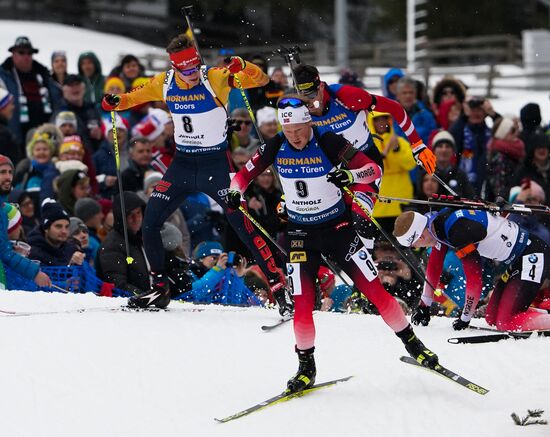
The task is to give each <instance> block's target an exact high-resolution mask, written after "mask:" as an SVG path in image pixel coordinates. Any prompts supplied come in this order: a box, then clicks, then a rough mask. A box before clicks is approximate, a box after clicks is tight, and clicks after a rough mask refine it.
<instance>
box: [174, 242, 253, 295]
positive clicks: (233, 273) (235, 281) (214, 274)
mask: <svg viewBox="0 0 550 437" xmlns="http://www.w3.org/2000/svg"><path fill="white" fill-rule="evenodd" d="M193 258H194V260H193V262H192V263H191V265H190V272H191V277H192V279H193V283H192V288H191V290H190V291H189V292H187V293H182V294H181V295H179V296H176V298H179V299H184V300H186V301H193V302H194V303H219V304H225V305H243V304H249V305H250V304H258V300H257V298H255V297H254V295H253V293H252V292H251V291H250V290H249V289H248V288H247V287H246V285H245V284H244V281H243V279H242V276H243V275H244V273H245V269H246V259H245V258H244V257H242V256H240V255H239V254H236V253H235V252H229V253H226V252H224V251H223V247H222V245H221V244H220V243H218V242H216V241H204V242H202V243H200V244H199V245H197V247H196V248H195V250H194V251H193Z"/></svg>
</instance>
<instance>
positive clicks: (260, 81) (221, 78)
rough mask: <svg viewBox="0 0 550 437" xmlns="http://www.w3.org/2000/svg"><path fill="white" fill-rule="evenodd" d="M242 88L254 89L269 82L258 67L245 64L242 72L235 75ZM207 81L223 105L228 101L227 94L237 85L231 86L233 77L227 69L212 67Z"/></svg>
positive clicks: (250, 63)
mask: <svg viewBox="0 0 550 437" xmlns="http://www.w3.org/2000/svg"><path fill="white" fill-rule="evenodd" d="M237 77H238V78H239V80H240V81H241V85H242V87H243V88H245V89H246V88H256V87H260V86H264V85H266V84H267V83H268V82H269V77H268V76H267V74H265V73H264V72H263V71H262V69H261V68H260V67H258V66H257V65H254V64H253V63H252V62H247V63H246V67H245V68H244V70H243V71H240V72H239V73H237ZM208 81H209V82H210V85H211V86H212V89H213V90H214V92H215V93H216V95H217V96H218V98H219V99H220V100H221V102H222V103H223V104H224V105H225V104H226V103H227V101H228V100H229V93H230V91H231V89H232V88H236V87H237V84H236V83H235V84H233V77H232V76H231V73H230V72H229V70H228V69H227V68H223V67H213V68H210V69H209V70H208Z"/></svg>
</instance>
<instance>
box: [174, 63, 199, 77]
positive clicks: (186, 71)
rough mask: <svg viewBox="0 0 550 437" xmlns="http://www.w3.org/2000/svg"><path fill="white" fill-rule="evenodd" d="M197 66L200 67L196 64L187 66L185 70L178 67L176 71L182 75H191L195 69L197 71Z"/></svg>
mask: <svg viewBox="0 0 550 437" xmlns="http://www.w3.org/2000/svg"><path fill="white" fill-rule="evenodd" d="M199 68H200V67H199V66H198V65H197V66H196V67H193V68H187V69H185V70H180V69H178V71H179V72H180V73H181V74H182V75H184V76H191V75H193V74H195V73H196V72H197V71H199Z"/></svg>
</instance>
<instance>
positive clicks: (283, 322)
mask: <svg viewBox="0 0 550 437" xmlns="http://www.w3.org/2000/svg"><path fill="white" fill-rule="evenodd" d="M290 320H292V317H290V318H283V319H280V320H279V321H278V322H277V323H274V324H273V325H263V326H262V331H271V330H272V329H275V328H278V327H279V326H282V325H284V324H285V323H286V322H289V321H290Z"/></svg>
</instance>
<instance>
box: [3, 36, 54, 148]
mask: <svg viewBox="0 0 550 437" xmlns="http://www.w3.org/2000/svg"><path fill="white" fill-rule="evenodd" d="M8 50H9V51H10V52H11V56H9V57H8V58H6V60H5V61H4V62H3V63H2V65H1V66H0V87H2V88H6V89H7V90H8V91H9V92H10V94H12V95H13V96H14V103H15V111H14V115H13V117H12V118H11V120H10V122H9V128H10V129H11V131H12V132H13V133H14V134H15V136H16V139H17V144H18V145H19V148H20V152H21V156H24V155H25V153H24V149H23V142H24V138H25V136H26V134H27V132H28V131H29V130H30V129H32V128H34V127H37V126H39V125H41V124H42V123H46V122H47V121H48V119H49V118H50V116H51V115H52V113H53V111H54V109H55V108H56V106H57V104H58V102H59V100H60V99H61V92H60V91H59V89H57V88H56V86H55V85H54V84H53V81H52V79H51V76H50V72H49V71H48V69H47V68H46V67H45V66H44V65H42V64H40V63H38V62H37V61H35V60H33V58H32V56H33V55H34V54H35V53H38V49H37V48H35V47H33V45H32V44H31V41H30V40H29V38H27V37H26V36H19V37H17V39H16V40H15V43H14V44H13V45H12V46H11V47H10V48H9V49H8Z"/></svg>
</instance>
